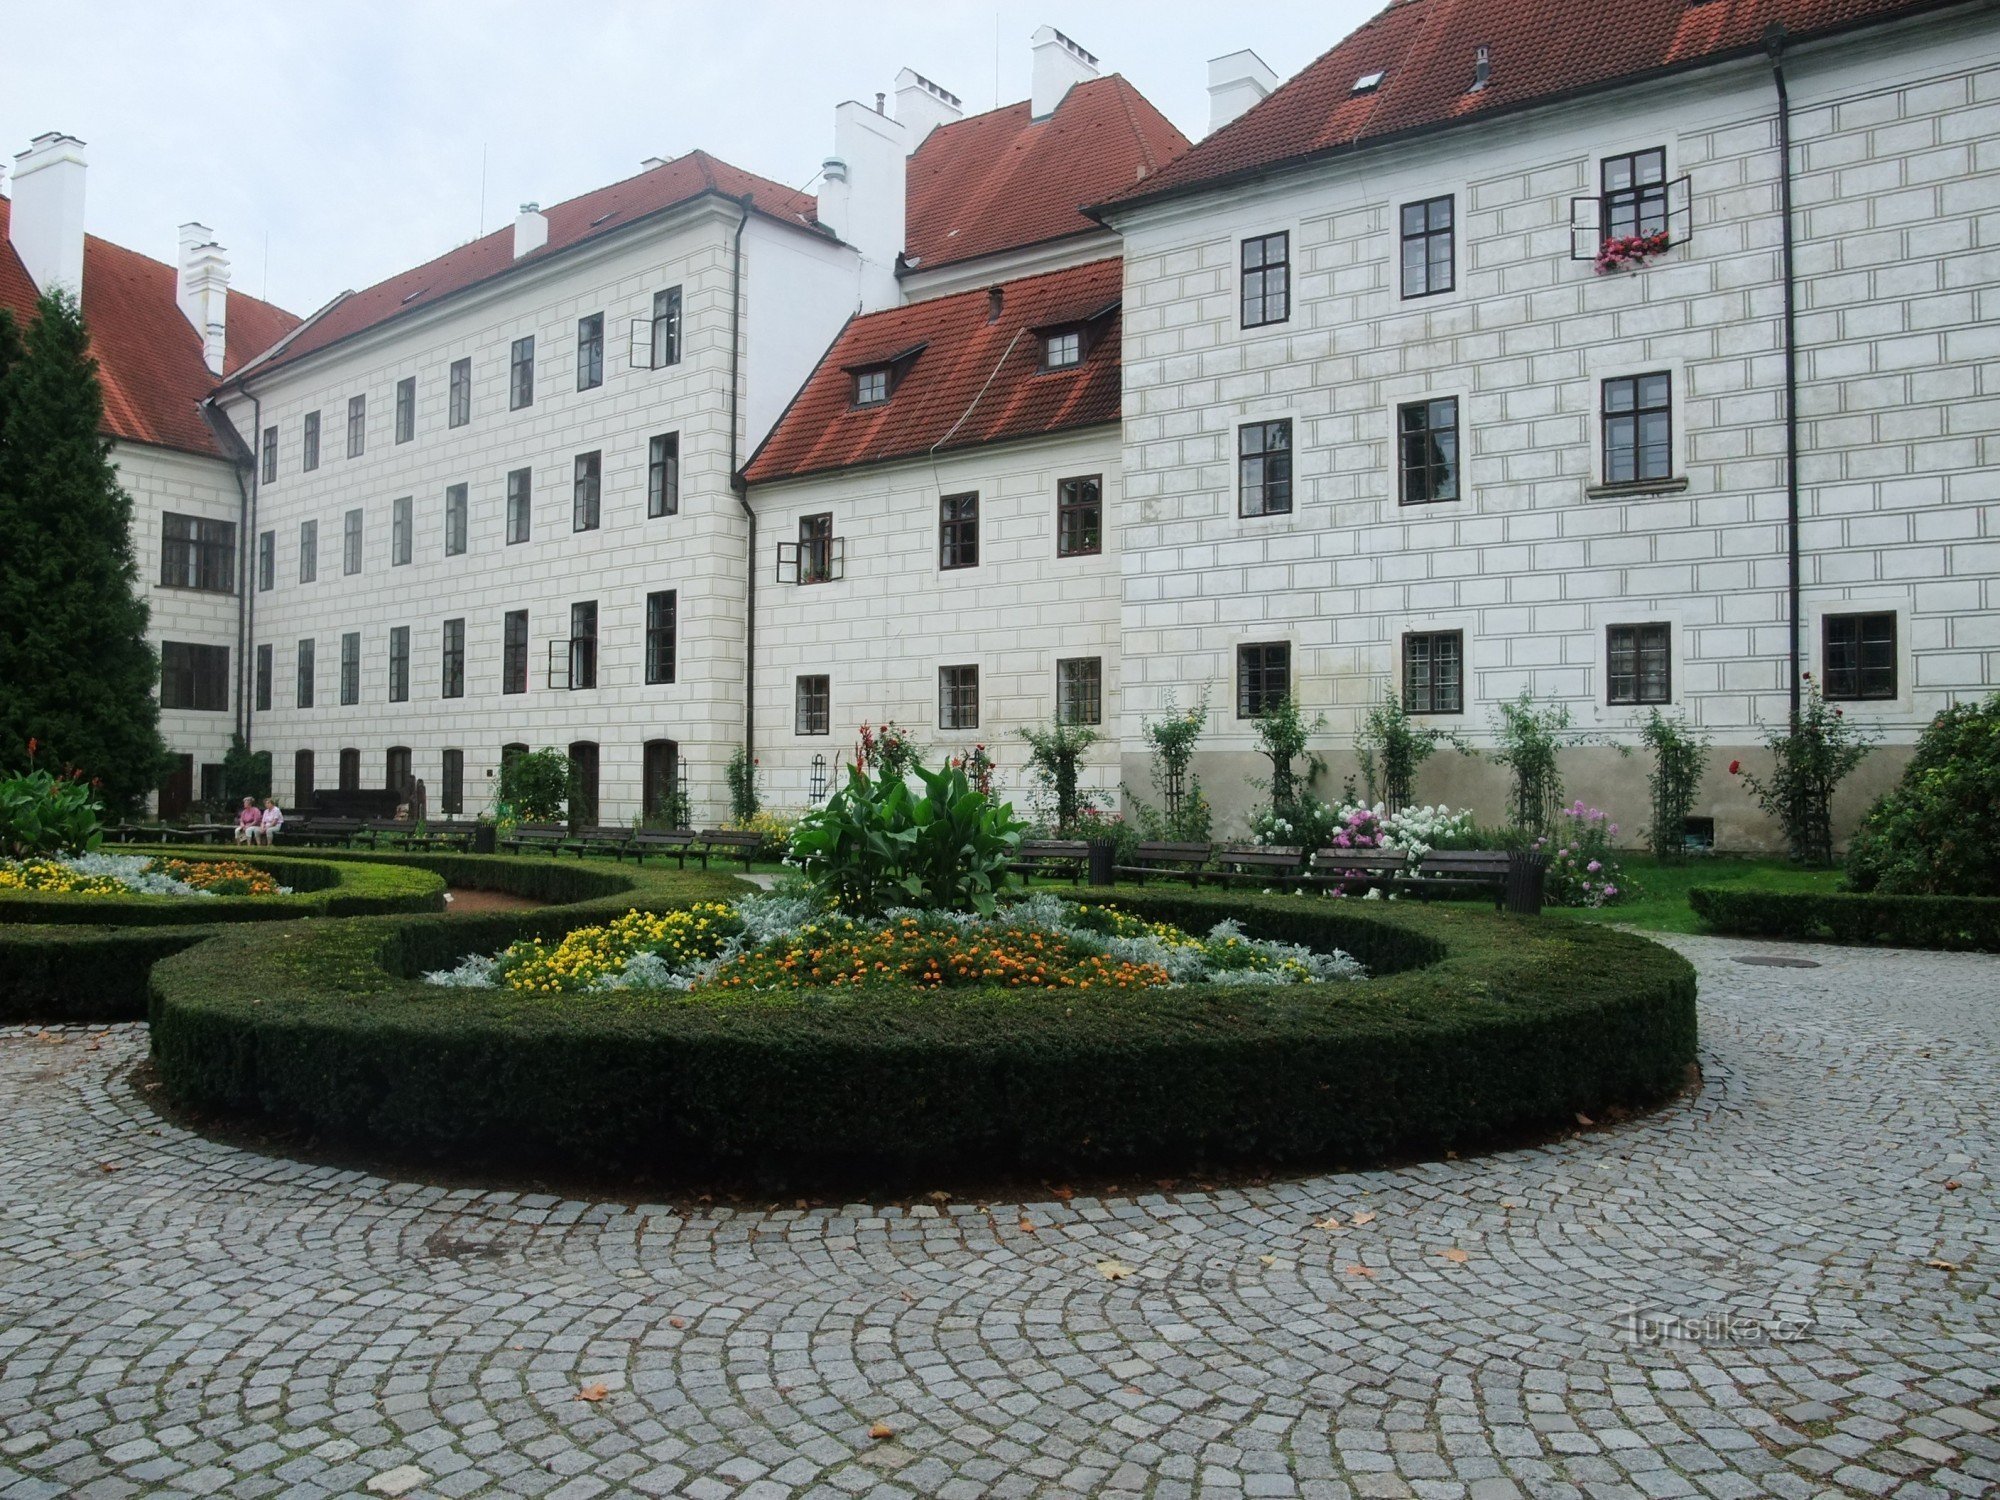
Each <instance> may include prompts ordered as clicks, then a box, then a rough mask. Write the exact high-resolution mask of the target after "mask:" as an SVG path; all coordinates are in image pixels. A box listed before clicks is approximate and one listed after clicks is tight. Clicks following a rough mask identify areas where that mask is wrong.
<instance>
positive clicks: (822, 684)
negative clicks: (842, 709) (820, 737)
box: [792, 675, 833, 734]
mask: <svg viewBox="0 0 2000 1500" xmlns="http://www.w3.org/2000/svg"><path fill="white" fill-rule="evenodd" d="M832 682H833V679H832V678H830V677H827V676H824V675H821V676H816V677H801V678H799V679H798V682H797V685H796V688H795V690H794V694H793V700H792V702H793V708H792V732H793V733H794V734H829V733H831V732H832V727H833V689H832Z"/></svg>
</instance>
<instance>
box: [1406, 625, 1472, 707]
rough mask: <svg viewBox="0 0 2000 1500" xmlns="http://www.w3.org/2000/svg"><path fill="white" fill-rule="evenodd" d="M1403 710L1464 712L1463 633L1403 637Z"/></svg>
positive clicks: (1437, 633) (1421, 634) (1436, 633)
mask: <svg viewBox="0 0 2000 1500" xmlns="http://www.w3.org/2000/svg"><path fill="white" fill-rule="evenodd" d="M1403 708H1404V709H1405V710H1406V711H1407V712H1409V713H1413V714H1462V713H1464V712H1465V632H1464V631H1462V630H1432V631H1422V632H1417V633H1413V634H1410V635H1406V636H1404V637H1403Z"/></svg>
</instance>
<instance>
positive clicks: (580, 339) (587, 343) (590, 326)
mask: <svg viewBox="0 0 2000 1500" xmlns="http://www.w3.org/2000/svg"><path fill="white" fill-rule="evenodd" d="M603 384H604V314H603V313H592V314H591V315H590V316H589V317H587V318H578V319H577V320H576V388H577V389H578V390H580V391H592V390H596V389H597V387H599V386H600V385H603Z"/></svg>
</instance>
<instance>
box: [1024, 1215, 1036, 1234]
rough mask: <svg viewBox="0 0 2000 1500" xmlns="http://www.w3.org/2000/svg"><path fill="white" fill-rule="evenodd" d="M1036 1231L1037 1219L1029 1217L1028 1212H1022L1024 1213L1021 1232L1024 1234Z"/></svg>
mask: <svg viewBox="0 0 2000 1500" xmlns="http://www.w3.org/2000/svg"><path fill="white" fill-rule="evenodd" d="M1034 1232H1035V1221H1034V1220H1033V1219H1031V1218H1029V1217H1028V1216H1027V1215H1026V1214H1022V1215H1021V1233H1023V1234H1033V1233H1034Z"/></svg>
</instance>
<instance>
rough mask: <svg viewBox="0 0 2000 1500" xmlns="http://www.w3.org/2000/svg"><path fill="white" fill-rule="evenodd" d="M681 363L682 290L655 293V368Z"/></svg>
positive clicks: (669, 288) (670, 288)
mask: <svg viewBox="0 0 2000 1500" xmlns="http://www.w3.org/2000/svg"><path fill="white" fill-rule="evenodd" d="M680 362H681V289H680V288H679V287H677V286H670V287H668V288H667V289H666V290H665V291H660V292H655V293H653V368H654V369H656V370H658V369H662V368H664V367H665V366H667V365H677V364H679V363H680Z"/></svg>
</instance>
